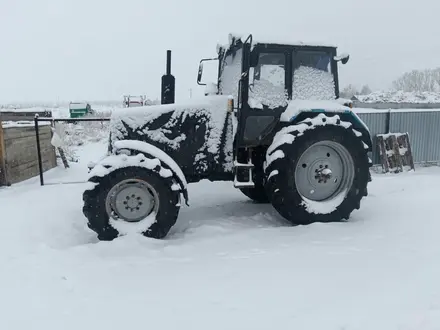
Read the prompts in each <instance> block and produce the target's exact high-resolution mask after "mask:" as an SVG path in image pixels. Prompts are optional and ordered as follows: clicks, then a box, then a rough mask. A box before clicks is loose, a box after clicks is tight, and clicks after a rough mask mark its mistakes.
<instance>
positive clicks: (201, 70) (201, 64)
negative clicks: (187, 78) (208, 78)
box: [197, 58, 218, 86]
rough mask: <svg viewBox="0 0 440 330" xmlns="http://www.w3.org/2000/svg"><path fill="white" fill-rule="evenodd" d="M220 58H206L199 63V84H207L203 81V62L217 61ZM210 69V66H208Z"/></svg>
mask: <svg viewBox="0 0 440 330" xmlns="http://www.w3.org/2000/svg"><path fill="white" fill-rule="evenodd" d="M217 60H218V58H204V59H202V60H201V61H200V64H199V71H198V72H197V84H199V85H201V86H206V84H205V83H202V75H203V62H206V61H217ZM208 69H209V67H208Z"/></svg>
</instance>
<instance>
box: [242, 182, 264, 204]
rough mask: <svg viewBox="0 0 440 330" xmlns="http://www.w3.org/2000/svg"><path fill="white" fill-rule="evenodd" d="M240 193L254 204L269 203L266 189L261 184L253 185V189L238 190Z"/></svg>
mask: <svg viewBox="0 0 440 330" xmlns="http://www.w3.org/2000/svg"><path fill="white" fill-rule="evenodd" d="M240 191H241V192H242V193H243V194H244V195H245V196H247V197H249V198H250V199H252V200H253V201H254V202H256V203H269V202H270V201H269V197H267V192H266V188H265V186H264V185H263V184H262V183H259V182H258V183H255V187H254V188H240Z"/></svg>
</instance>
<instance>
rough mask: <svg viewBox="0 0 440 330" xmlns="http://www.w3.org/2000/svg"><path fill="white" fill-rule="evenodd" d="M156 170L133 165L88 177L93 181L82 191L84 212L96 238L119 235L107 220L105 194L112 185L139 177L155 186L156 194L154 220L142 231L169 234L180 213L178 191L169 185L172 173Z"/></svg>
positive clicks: (149, 235)
mask: <svg viewBox="0 0 440 330" xmlns="http://www.w3.org/2000/svg"><path fill="white" fill-rule="evenodd" d="M158 172H159V171H157V172H156V171H153V170H149V169H146V168H143V167H137V166H132V167H125V168H121V169H116V170H114V171H112V172H110V173H109V174H108V175H105V176H103V177H97V176H94V177H92V178H90V180H89V181H91V182H93V183H95V184H96V185H95V187H94V188H93V189H92V190H86V191H85V192H84V194H83V201H84V206H83V213H84V215H85V216H86V218H87V219H88V226H89V228H90V229H92V230H93V231H95V232H96V233H97V234H98V239H99V240H104V241H111V240H113V239H115V238H116V237H118V236H120V233H119V232H118V230H117V229H116V228H114V227H113V226H112V225H111V224H110V217H109V214H108V213H107V210H106V198H107V195H108V193H109V191H110V190H111V188H112V187H113V186H115V185H116V184H118V183H119V182H121V181H123V180H126V179H141V180H143V181H145V182H147V183H148V184H149V185H151V186H152V187H153V188H154V189H155V190H156V192H157V195H158V198H159V210H158V212H157V214H156V221H155V222H154V223H153V224H152V225H151V226H150V227H148V228H145V231H143V232H142V234H143V235H144V236H146V237H151V238H157V239H160V238H164V237H165V236H166V235H167V234H168V232H169V230H170V229H171V227H172V226H173V225H174V224H175V223H176V220H177V216H178V214H179V210H180V204H179V201H180V192H179V191H174V190H173V189H172V188H171V187H172V185H173V179H172V177H169V178H164V177H161V176H160V175H159V174H158ZM121 221H123V220H121ZM141 221H142V220H141Z"/></svg>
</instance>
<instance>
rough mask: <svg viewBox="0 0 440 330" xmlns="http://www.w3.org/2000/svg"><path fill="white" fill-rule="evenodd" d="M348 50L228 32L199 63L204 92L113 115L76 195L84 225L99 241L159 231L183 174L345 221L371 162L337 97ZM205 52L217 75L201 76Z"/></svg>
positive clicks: (297, 216) (175, 209)
mask: <svg viewBox="0 0 440 330" xmlns="http://www.w3.org/2000/svg"><path fill="white" fill-rule="evenodd" d="M348 60H349V55H344V54H342V55H338V54H337V51H336V47H334V46H331V45H313V44H307V43H290V42H286V43H274V42H270V41H253V37H252V35H249V36H248V37H240V36H235V35H232V34H231V35H229V43H228V44H226V45H219V46H217V56H216V57H215V58H208V59H203V60H201V61H200V65H199V69H198V74H197V82H198V84H200V85H205V86H206V93H205V96H201V97H200V98H199V99H198V100H195V99H190V100H188V101H185V102H180V103H171V104H161V105H157V106H149V107H138V108H134V109H123V110H121V111H118V112H114V113H113V114H112V117H111V121H110V133H109V145H108V153H107V155H106V156H105V157H104V158H102V159H101V160H100V161H99V162H97V163H96V164H93V165H92V166H90V173H89V183H90V185H89V186H88V187H87V189H86V190H85V191H84V193H83V201H84V206H83V213H84V215H85V216H86V218H87V220H88V226H89V228H90V229H92V230H93V231H95V232H96V233H97V236H98V238H99V239H100V240H113V239H114V238H116V237H118V236H121V235H125V234H127V233H128V232H131V231H135V232H138V233H140V234H143V235H144V236H146V237H151V238H156V239H161V238H164V237H165V236H166V235H167V234H168V232H169V230H170V229H171V227H172V226H173V225H174V224H175V223H176V220H177V218H178V214H179V210H180V207H181V205H182V204H181V203H182V201H184V202H185V203H186V204H187V205H189V199H190V196H189V194H188V184H190V183H196V182H199V181H200V180H205V179H207V180H210V181H231V184H232V185H233V186H234V187H235V188H237V189H239V190H240V191H241V192H242V193H243V194H245V195H246V196H247V197H249V198H250V199H252V200H253V201H255V202H256V203H270V204H272V206H273V207H274V208H275V210H276V211H277V212H278V213H279V214H280V215H281V216H282V218H285V220H287V221H286V223H290V224H293V225H307V224H311V223H315V222H340V221H344V220H348V219H349V217H350V214H351V213H352V212H353V211H354V210H355V209H359V208H360V203H361V199H362V198H363V197H364V196H367V194H368V192H367V185H368V183H369V182H370V181H371V176H370V171H369V168H370V167H371V166H372V162H371V160H370V158H369V156H368V153H369V152H371V147H372V143H371V137H370V133H369V130H368V128H367V126H366V125H365V124H364V123H363V122H362V120H361V119H360V118H359V117H358V116H357V115H356V114H355V113H354V112H353V111H352V109H351V104H349V103H347V102H349V101H348V100H343V99H340V98H339V84H338V63H339V62H341V63H342V64H346V63H347V61H348ZM206 61H218V77H217V81H216V83H211V84H206V83H205V82H203V67H204V63H205V62H206ZM173 79H174V78H173ZM173 99H174V98H173Z"/></svg>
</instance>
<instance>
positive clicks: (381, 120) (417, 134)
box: [354, 108, 440, 164]
mask: <svg viewBox="0 0 440 330" xmlns="http://www.w3.org/2000/svg"><path fill="white" fill-rule="evenodd" d="M354 111H355V112H356V113H357V115H358V116H359V117H360V118H361V119H362V120H363V121H364V122H365V124H366V125H367V126H368V128H369V129H370V133H371V137H372V139H373V155H372V159H373V163H374V164H380V158H379V153H378V150H377V148H376V138H375V136H376V134H383V133H388V132H387V131H386V130H387V129H386V128H387V120H388V119H387V118H389V128H390V132H391V133H409V138H410V142H411V148H412V153H413V157H414V162H415V163H421V162H438V161H440V109H429V110H428V109H423V110H422V109H415V110H371V109H356V108H355V109H354ZM388 114H389V115H388Z"/></svg>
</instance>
